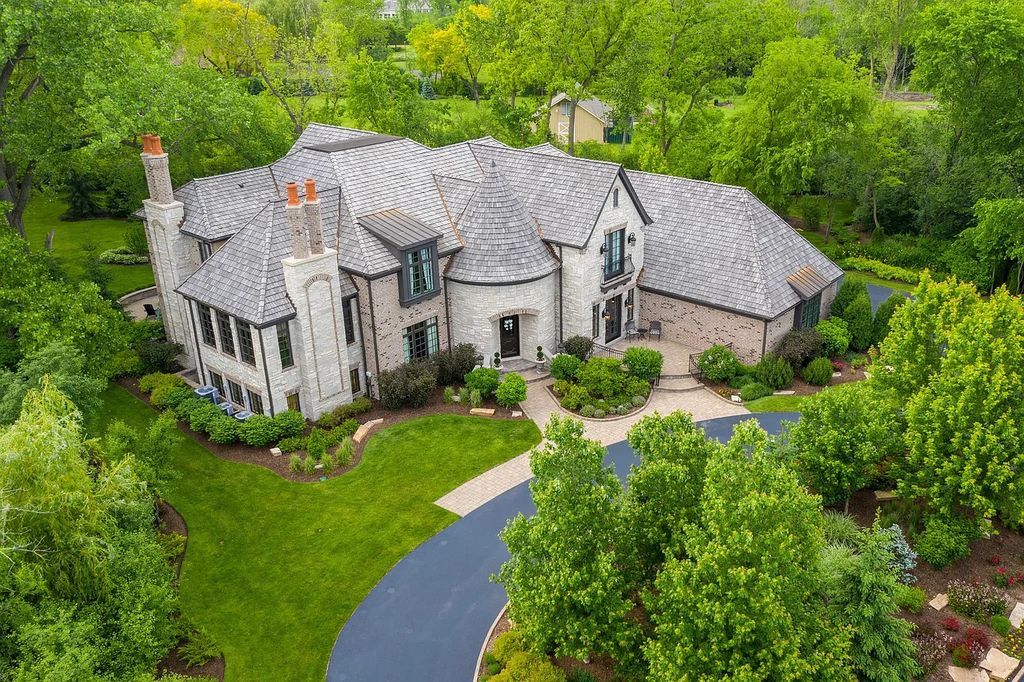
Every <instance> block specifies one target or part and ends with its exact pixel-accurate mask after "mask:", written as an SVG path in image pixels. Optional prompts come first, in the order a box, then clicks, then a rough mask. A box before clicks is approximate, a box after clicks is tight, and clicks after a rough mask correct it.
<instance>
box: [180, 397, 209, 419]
mask: <svg viewBox="0 0 1024 682" xmlns="http://www.w3.org/2000/svg"><path fill="white" fill-rule="evenodd" d="M210 404H212V403H210V401H209V400H203V399H202V398H197V397H195V396H194V395H193V396H191V397H188V398H185V399H184V400H182V401H181V402H180V403H178V404H177V406H175V407H174V409H173V410H172V412H174V416H175V417H177V418H178V419H180V420H181V421H183V422H187V421H191V416H192V412H193V410H201V409H203V405H210Z"/></svg>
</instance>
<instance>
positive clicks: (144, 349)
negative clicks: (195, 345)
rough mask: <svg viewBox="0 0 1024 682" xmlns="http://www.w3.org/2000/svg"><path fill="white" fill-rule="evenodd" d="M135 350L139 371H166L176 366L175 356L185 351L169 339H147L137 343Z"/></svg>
mask: <svg viewBox="0 0 1024 682" xmlns="http://www.w3.org/2000/svg"><path fill="white" fill-rule="evenodd" d="M136 352H137V353H138V355H139V371H142V372H167V371H170V370H171V369H173V368H174V367H175V366H176V364H177V358H178V356H179V355H181V354H182V353H184V352H185V347H184V346H182V345H181V344H180V343H171V342H170V341H159V340H149V341H143V342H141V343H139V345H138V347H137V348H136Z"/></svg>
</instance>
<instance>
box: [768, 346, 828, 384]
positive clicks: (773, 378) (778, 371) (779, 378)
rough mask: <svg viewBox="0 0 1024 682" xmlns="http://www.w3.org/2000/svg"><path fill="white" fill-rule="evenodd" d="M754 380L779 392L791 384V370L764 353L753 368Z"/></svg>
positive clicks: (776, 356)
mask: <svg viewBox="0 0 1024 682" xmlns="http://www.w3.org/2000/svg"><path fill="white" fill-rule="evenodd" d="M830 374H831V373H830ZM754 378H755V379H757V381H758V382H760V383H762V384H764V385H765V386H770V387H771V388H773V389H775V390H780V389H783V388H786V387H787V386H789V385H790V384H791V383H793V368H792V367H791V366H790V364H789V363H788V362H786V361H785V360H783V359H782V358H780V357H779V356H778V355H776V354H774V353H766V354H765V356H764V357H763V358H761V361H760V362H758V363H757V364H756V365H755V366H754Z"/></svg>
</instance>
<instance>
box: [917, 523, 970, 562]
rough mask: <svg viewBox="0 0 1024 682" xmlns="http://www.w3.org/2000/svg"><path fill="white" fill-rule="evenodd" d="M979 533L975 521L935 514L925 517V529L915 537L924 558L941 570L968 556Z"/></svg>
mask: <svg viewBox="0 0 1024 682" xmlns="http://www.w3.org/2000/svg"><path fill="white" fill-rule="evenodd" d="M977 535H978V529H977V526H976V525H975V524H974V522H973V521H970V520H969V519H964V518H959V517H957V518H953V517H948V516H940V515H937V514H935V515H931V516H928V517H926V518H925V520H924V530H923V531H922V532H920V533H918V534H917V536H916V537H915V538H914V545H915V547H917V553H918V555H919V556H920V557H921V558H922V559H924V560H925V561H927V562H928V563H929V564H931V565H932V566H934V567H935V568H938V569H940V570H941V569H943V568H945V567H946V566H949V565H950V564H951V563H953V562H954V561H956V560H957V559H962V558H964V557H965V556H968V555H969V554H970V553H971V546H970V542H971V540H973V539H975V538H976V537H977Z"/></svg>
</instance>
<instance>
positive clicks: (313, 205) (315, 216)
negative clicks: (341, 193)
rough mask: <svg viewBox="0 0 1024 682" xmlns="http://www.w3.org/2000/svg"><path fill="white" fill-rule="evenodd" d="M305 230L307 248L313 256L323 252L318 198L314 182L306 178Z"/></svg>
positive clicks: (322, 232) (321, 222) (322, 228)
mask: <svg viewBox="0 0 1024 682" xmlns="http://www.w3.org/2000/svg"><path fill="white" fill-rule="evenodd" d="M306 229H307V230H308V232H309V246H310V250H311V251H312V252H313V253H314V254H321V253H323V252H324V223H323V218H322V217H321V216H320V197H318V196H317V194H316V181H315V180H313V178H306Z"/></svg>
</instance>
